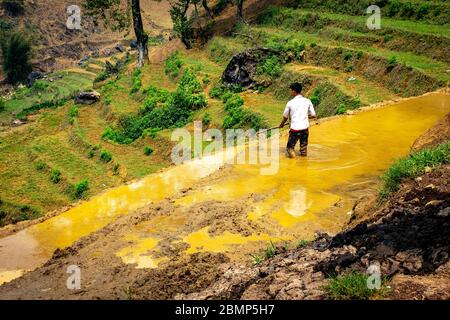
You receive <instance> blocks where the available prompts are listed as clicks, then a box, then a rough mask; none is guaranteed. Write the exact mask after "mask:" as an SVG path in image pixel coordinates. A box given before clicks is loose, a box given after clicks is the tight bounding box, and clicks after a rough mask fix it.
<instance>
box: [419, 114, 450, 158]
mask: <svg viewBox="0 0 450 320" xmlns="http://www.w3.org/2000/svg"><path fill="white" fill-rule="evenodd" d="M447 140H450V113H448V114H447V115H446V116H445V117H444V118H443V119H442V120H440V121H438V122H437V123H436V124H435V125H434V126H433V127H432V128H430V129H429V130H427V131H426V132H425V133H424V134H423V135H421V136H420V137H419V138H418V139H417V140H416V141H415V142H414V144H413V145H412V148H411V149H412V151H419V150H422V149H426V148H432V147H434V146H436V145H438V144H440V143H443V142H445V141H447Z"/></svg>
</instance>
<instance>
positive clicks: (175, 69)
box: [164, 51, 183, 79]
mask: <svg viewBox="0 0 450 320" xmlns="http://www.w3.org/2000/svg"><path fill="white" fill-rule="evenodd" d="M182 67H183V61H182V60H181V57H180V52H179V51H175V52H174V53H172V54H171V55H170V56H169V57H168V58H167V59H166V61H165V62H164V72H165V74H166V75H168V76H169V77H170V78H172V79H175V78H176V77H178V75H179V74H180V71H181V68H182Z"/></svg>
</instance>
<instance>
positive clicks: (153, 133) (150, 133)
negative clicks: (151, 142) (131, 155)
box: [142, 128, 159, 139]
mask: <svg viewBox="0 0 450 320" xmlns="http://www.w3.org/2000/svg"><path fill="white" fill-rule="evenodd" d="M158 132H159V129H157V128H147V129H145V130H144V132H143V133H142V135H143V136H144V137H149V138H151V139H156V137H157V136H158Z"/></svg>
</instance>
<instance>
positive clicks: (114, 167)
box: [112, 163, 120, 176]
mask: <svg viewBox="0 0 450 320" xmlns="http://www.w3.org/2000/svg"><path fill="white" fill-rule="evenodd" d="M119 170H120V165H119V164H118V163H116V164H114V166H113V168H112V172H113V175H115V176H117V175H118V174H119Z"/></svg>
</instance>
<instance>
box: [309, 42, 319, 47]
mask: <svg viewBox="0 0 450 320" xmlns="http://www.w3.org/2000/svg"><path fill="white" fill-rule="evenodd" d="M309 46H310V47H311V48H315V47H317V43H315V42H312V43H311V44H310V45H309Z"/></svg>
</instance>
